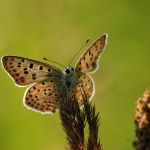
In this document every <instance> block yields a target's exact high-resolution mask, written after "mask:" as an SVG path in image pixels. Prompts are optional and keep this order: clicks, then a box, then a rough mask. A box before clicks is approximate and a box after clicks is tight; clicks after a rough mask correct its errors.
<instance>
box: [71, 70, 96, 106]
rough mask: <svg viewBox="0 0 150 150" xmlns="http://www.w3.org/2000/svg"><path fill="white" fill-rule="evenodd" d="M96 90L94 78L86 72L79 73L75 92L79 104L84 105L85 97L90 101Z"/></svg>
mask: <svg viewBox="0 0 150 150" xmlns="http://www.w3.org/2000/svg"><path fill="white" fill-rule="evenodd" d="M94 92H95V87H94V83H93V80H92V79H91V78H90V77H89V76H88V75H86V74H85V73H81V72H80V73H78V76H77V84H76V86H75V89H74V92H73V93H74V96H75V99H76V100H77V101H78V103H79V105H80V106H82V105H83V104H84V100H85V99H87V100H89V101H90V100H91V99H92V97H93V95H94ZM85 96H86V97H85Z"/></svg>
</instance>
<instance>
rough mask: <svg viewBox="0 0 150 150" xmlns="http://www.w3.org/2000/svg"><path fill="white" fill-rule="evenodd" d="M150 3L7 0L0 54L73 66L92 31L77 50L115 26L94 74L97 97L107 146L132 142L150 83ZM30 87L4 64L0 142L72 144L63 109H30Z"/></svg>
mask: <svg viewBox="0 0 150 150" xmlns="http://www.w3.org/2000/svg"><path fill="white" fill-rule="evenodd" d="M149 5H150V3H149V1H146V0H144V1H135V0H132V1H130V0H121V1H120V0H116V1H108V0H106V1H105V0H82V1H79V0H57V1H50V0H38V1H37V0H21V1H19V0H5V1H4V0H1V1H0V56H3V55H17V56H23V57H27V58H32V59H36V60H41V61H42V58H43V57H47V58H48V59H51V60H54V61H58V62H59V63H62V64H64V65H66V66H67V65H68V63H69V61H70V59H71V58H72V57H73V56H74V55H75V54H76V52H77V51H78V49H79V48H80V47H81V46H82V45H83V44H84V43H85V41H86V40H87V39H88V38H90V39H91V40H90V42H89V43H88V45H87V46H86V47H85V48H84V49H83V50H82V52H81V53H80V54H79V55H78V57H79V56H80V55H81V54H82V53H83V52H84V51H85V50H86V49H87V48H88V47H89V46H90V44H92V42H94V41H95V40H96V39H97V38H98V37H99V36H100V35H102V34H103V33H108V35H109V38H108V44H107V47H106V49H105V52H104V53H103V56H102V57H101V61H100V64H101V67H100V69H99V70H98V71H97V72H96V73H95V74H93V75H92V77H93V79H94V81H95V84H96V93H95V96H94V98H93V102H92V103H93V104H95V105H96V110H97V112H100V116H101V125H100V132H99V136H100V140H101V144H102V145H103V147H104V149H105V150H112V149H115V150H132V149H133V147H132V142H133V140H134V139H135V133H134V111H135V102H136V99H137V98H138V97H140V96H142V95H143V92H144V91H145V90H147V89H150V40H149V39H150V38H149V35H150V19H149V15H150V10H149ZM78 57H77V58H76V59H75V60H74V64H73V65H75V62H76V61H77V59H78ZM58 67H59V68H61V67H60V66H58ZM25 89H26V88H18V87H16V86H15V85H14V83H13V82H12V80H11V79H10V78H9V77H8V76H7V74H6V73H5V72H4V70H3V69H2V67H0V149H1V150H65V148H66V141H65V134H64V132H63V130H62V127H61V124H60V120H59V116H58V114H54V115H41V114H39V113H35V112H32V111H30V110H28V109H26V108H25V107H24V106H23V105H22V97H23V94H24V91H25ZM86 132H87V131H86Z"/></svg>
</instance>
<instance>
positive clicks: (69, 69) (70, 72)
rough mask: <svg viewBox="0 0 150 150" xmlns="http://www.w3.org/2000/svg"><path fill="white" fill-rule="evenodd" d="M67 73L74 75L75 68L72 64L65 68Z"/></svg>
mask: <svg viewBox="0 0 150 150" xmlns="http://www.w3.org/2000/svg"><path fill="white" fill-rule="evenodd" d="M65 73H66V74H68V75H72V74H73V73H74V68H73V67H71V66H68V67H66V68H65Z"/></svg>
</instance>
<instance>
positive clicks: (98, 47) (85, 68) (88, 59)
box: [75, 34, 107, 72]
mask: <svg viewBox="0 0 150 150" xmlns="http://www.w3.org/2000/svg"><path fill="white" fill-rule="evenodd" d="M106 39H107V34H104V35H103V36H101V37H100V38H99V39H98V40H97V41H96V42H95V43H94V44H93V45H92V46H91V47H90V48H89V49H88V50H87V51H86V52H85V53H84V54H83V56H82V57H81V58H80V59H79V61H78V63H77V65H76V69H75V70H76V71H77V72H78V71H80V72H93V71H95V70H96V69H97V62H98V59H99V57H100V55H101V54H102V52H103V49H104V47H105V44H106Z"/></svg>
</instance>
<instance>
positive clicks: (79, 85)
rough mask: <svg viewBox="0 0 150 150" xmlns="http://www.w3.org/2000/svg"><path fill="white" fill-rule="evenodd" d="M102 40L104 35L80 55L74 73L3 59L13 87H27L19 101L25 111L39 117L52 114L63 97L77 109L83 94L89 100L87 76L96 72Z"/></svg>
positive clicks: (90, 86)
mask: <svg viewBox="0 0 150 150" xmlns="http://www.w3.org/2000/svg"><path fill="white" fill-rule="evenodd" d="M106 39H107V35H106V34H104V35H103V36H101V37H100V38H99V39H98V40H97V41H96V42H95V43H94V44H93V45H92V46H91V47H90V48H89V49H88V50H87V51H86V52H85V53H84V54H83V55H82V57H81V58H80V59H79V61H78V63H77V65H76V67H75V69H74V68H73V67H71V66H68V67H66V69H65V71H64V73H63V72H62V71H61V70H60V69H58V68H57V67H55V66H53V65H50V64H47V63H43V62H40V61H36V60H32V59H28V58H24V57H19V56H3V57H2V58H1V62H2V66H3V68H4V70H5V71H6V72H7V73H8V75H9V76H10V77H11V78H12V79H13V81H14V82H15V84H16V85H17V86H27V87H28V88H27V90H26V92H25V94H24V98H23V102H24V105H25V106H26V107H27V108H29V109H32V110H34V111H37V112H40V113H43V114H46V113H54V112H55V111H56V110H57V109H58V108H59V105H58V104H59V103H60V102H61V101H62V98H63V97H64V96H65V94H67V96H74V97H75V99H76V100H77V101H78V103H79V105H80V106H82V105H83V103H84V98H83V95H84V94H85V95H86V97H87V99H88V100H89V101H90V100H91V99H92V96H93V95H94V82H93V80H92V79H91V77H90V76H89V75H88V74H87V73H88V72H89V73H90V72H94V71H95V70H96V69H97V68H98V64H97V63H98V58H99V57H100V56H101V53H102V51H103V49H104V46H105V44H106Z"/></svg>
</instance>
